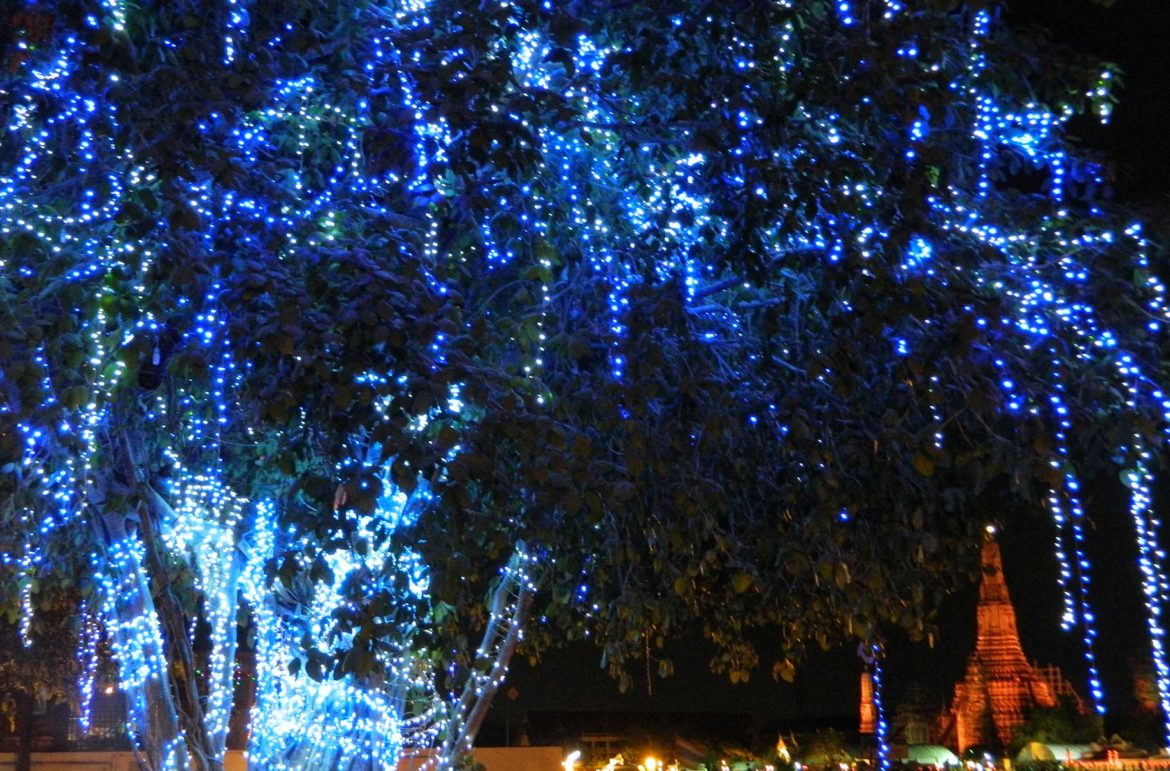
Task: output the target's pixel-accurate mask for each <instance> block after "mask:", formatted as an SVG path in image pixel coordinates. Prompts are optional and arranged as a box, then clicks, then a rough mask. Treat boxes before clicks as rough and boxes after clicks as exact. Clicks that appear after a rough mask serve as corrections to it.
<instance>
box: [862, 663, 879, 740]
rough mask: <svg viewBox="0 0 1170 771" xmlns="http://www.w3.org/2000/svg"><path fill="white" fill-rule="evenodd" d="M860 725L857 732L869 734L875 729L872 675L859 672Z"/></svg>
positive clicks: (875, 716)
mask: <svg viewBox="0 0 1170 771" xmlns="http://www.w3.org/2000/svg"><path fill="white" fill-rule="evenodd" d="M860 717H861V721H860V722H861V725H860V726H859V727H858V733H860V734H864V735H869V734H873V733H875V732H876V731H877V705H875V704H874V701H873V675H871V674H870V673H869V672H862V673H861V716H860Z"/></svg>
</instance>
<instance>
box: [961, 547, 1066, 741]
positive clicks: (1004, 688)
mask: <svg viewBox="0 0 1170 771" xmlns="http://www.w3.org/2000/svg"><path fill="white" fill-rule="evenodd" d="M982 560H983V582H982V583H981V584H980V587H979V605H978V607H977V608H976V611H975V613H976V618H975V621H976V634H975V652H974V653H972V654H971V657H970V658H969V659H968V660H967V672H966V676H965V678H964V679H963V681H962V682H960V683H957V684H956V685H955V697H954V700H953V701H952V702H951V708H950V710H949V712H947V713H946V714H945V715H944V718H943V721H942V728H943V732H944V736H943V737H942V739H943V741H944V742H945V743H947V744H950V745H952V746H955V747H957V749H958V751H959V752H960V753H962V752H963V751H964V750H966V749H967V748H968V747H971V746H973V745H978V744H987V745H993V746H994V745H1000V746H1007V745H1008V744H1009V743H1010V742H1011V740H1012V736H1013V734H1014V733H1015V729H1016V728H1017V727H1018V726H1019V725H1020V724H1021V723H1022V722H1023V721H1024V717H1025V715H1026V713H1027V711H1028V709H1029V708H1031V707H1055V706H1057V704H1058V701H1059V699H1060V698H1061V697H1067V698H1070V699H1072V701H1073V703H1074V704H1075V705H1076V707H1077V709H1078V710H1079V711H1081V712H1083V711H1084V704H1083V702H1082V701H1081V699H1080V697H1079V696H1077V695H1076V692H1075V691H1074V690H1073V688H1072V686H1071V685H1069V684H1068V682H1067V681H1066V680H1065V679H1064V678H1063V676H1061V675H1060V672H1059V671H1058V670H1056V669H1055V668H1053V667H1047V668H1040V667H1037V666H1034V665H1032V664H1030V663H1029V662H1028V660H1027V659H1026V658H1025V657H1024V649H1023V647H1022V646H1021V645H1020V637H1019V633H1018V632H1017V630H1016V611H1015V608H1013V607H1012V601H1011V598H1010V597H1009V596H1008V588H1007V583H1006V582H1005V581H1004V577H1003V559H1002V557H1001V556H1000V553H999V545H998V544H997V543H996V542H995V541H994V540H993V539H991V538H988V539H987V541H986V542H985V543H984V544H983V555H982Z"/></svg>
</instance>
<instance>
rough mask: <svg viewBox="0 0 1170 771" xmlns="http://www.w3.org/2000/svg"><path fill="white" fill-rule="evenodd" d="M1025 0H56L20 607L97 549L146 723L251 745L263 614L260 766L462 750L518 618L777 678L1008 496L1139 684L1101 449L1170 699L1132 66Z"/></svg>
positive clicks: (13, 148) (92, 607) (89, 599)
mask: <svg viewBox="0 0 1170 771" xmlns="http://www.w3.org/2000/svg"><path fill="white" fill-rule="evenodd" d="M996 16H997V9H996V7H995V4H993V3H984V2H969V3H959V2H952V1H950V0H921V1H920V2H912V0H904V1H900V0H834V2H821V1H820V0H803V1H798V0H771V1H770V2H730V3H729V2H719V3H714V2H693V3H687V4H685V5H680V6H679V7H677V8H672V9H669V10H666V11H664V10H663V8H662V7H660V6H659V4H654V3H643V2H636V1H630V2H626V1H623V2H612V3H588V2H570V3H564V4H562V3H553V2H549V1H548V0H545V1H544V2H540V1H538V0H517V1H515V2H513V1H511V0H503V1H502V2H496V3H492V4H481V3H478V2H475V3H472V2H465V1H464V0H450V1H449V0H432V1H431V2H427V1H426V0H411V1H410V2H402V3H377V2H366V1H365V0H350V1H348V2H340V1H338V0H298V1H297V2H288V1H287V0H217V2H213V3H206V2H194V1H193V0H188V1H186V2H182V1H180V2H168V3H165V4H147V3H143V4H141V6H139V5H135V4H132V3H127V2H123V1H122V0H101V2H97V1H96V0H95V1H93V2H84V1H81V0H78V1H77V2H72V1H70V2H66V1H64V0H63V1H62V2H57V3H52V4H46V3H38V2H31V1H30V2H25V3H24V4H23V5H22V6H20V7H18V8H17V9H16V10H15V11H13V12H12V13H11V14H10V16H9V18H8V19H6V22H8V23H6V25H5V26H4V30H5V31H4V32H2V33H0V35H2V37H0V45H2V46H3V63H4V70H3V75H2V76H0V122H2V125H3V132H4V133H3V135H2V136H3V140H2V141H0V236H2V241H0V324H2V326H3V329H4V332H3V334H2V335H0V363H2V366H3V371H2V374H3V377H2V378H0V490H2V491H3V496H4V497H3V503H2V504H0V505H2V506H3V508H2V509H0V538H2V539H3V541H2V543H3V546H4V550H3V563H2V565H3V570H4V573H3V576H4V582H3V584H2V591H3V594H2V595H0V596H2V597H3V599H4V606H5V608H8V609H11V615H12V616H13V617H14V623H15V624H16V625H17V626H18V627H20V628H21V629H23V630H24V631H26V632H27V631H28V629H29V628H30V627H29V626H28V625H29V624H30V619H32V618H33V617H34V616H35V614H36V612H37V607H38V602H39V598H41V597H42V595H44V596H48V594H47V593H48V592H49V591H50V587H56V588H60V589H61V590H63V591H67V592H75V596H77V597H78V598H80V600H79V602H78V606H77V609H76V616H77V618H78V619H79V621H78V628H79V630H80V633H79V639H80V640H81V643H80V648H81V650H80V652H79V656H80V661H81V670H82V672H83V675H82V677H81V680H82V684H83V686H84V685H85V684H86V683H88V687H89V688H90V690H92V672H93V671H94V670H93V668H94V667H95V666H97V663H98V659H100V658H101V656H100V655H99V653H100V651H101V650H105V649H107V648H108V650H109V651H110V655H111V656H112V659H113V661H114V662H115V663H116V665H117V667H118V672H119V675H118V680H119V686H120V688H121V689H122V691H123V692H124V693H125V694H126V695H127V702H128V704H129V705H130V710H129V714H128V717H127V720H128V722H127V726H128V729H129V731H130V732H131V734H132V736H134V737H135V738H136V741H137V747H138V751H139V752H140V755H141V759H142V762H143V763H144V764H145V765H147V766H148V767H150V768H156V769H162V768H175V767H182V766H183V764H185V763H188V762H190V763H194V764H195V765H196V767H198V768H219V767H221V766H222V757H223V752H224V742H225V737H226V730H227V721H228V716H229V714H230V713H231V710H232V709H233V699H234V695H233V687H232V682H233V672H234V668H235V665H236V659H237V652H238V649H239V648H240V647H241V646H243V647H245V648H246V649H247V650H248V651H250V652H251V653H252V654H254V660H255V670H256V671H255V677H256V682H257V693H256V704H255V707H254V709H253V713H252V714H253V717H252V724H251V726H252V727H251V736H250V743H249V758H250V762H252V763H253V764H254V765H255V767H257V768H266V769H277V768H355V769H357V768H383V767H392V764H393V762H394V760H395V759H396V758H397V757H398V756H399V754H400V753H401V752H402V751H403V750H404V748H409V747H420V748H421V747H437V748H439V752H438V753H437V755H436V756H435V758H436V760H435V763H436V764H437V765H438V766H439V767H447V766H449V765H450V764H451V763H454V762H455V761H456V760H457V759H458V757H459V756H460V755H461V754H462V753H463V752H464V751H465V750H466V748H467V747H469V746H470V742H471V741H472V740H473V738H474V734H475V731H476V729H477V727H478V725H479V723H480V721H482V719H483V714H484V712H485V710H486V709H487V705H488V703H490V699H491V696H492V694H493V693H494V692H495V690H496V689H497V688H498V686H499V683H500V681H501V678H502V677H503V672H504V670H505V668H506V665H507V661H508V659H509V658H510V656H511V655H512V653H513V651H515V650H516V649H517V647H518V646H525V645H526V646H529V647H530V649H531V650H539V648H540V646H541V645H544V644H546V643H550V642H554V641H556V640H557V639H563V638H564V637H565V636H566V635H569V636H589V637H592V638H594V639H596V640H597V641H598V644H599V645H600V646H601V647H602V649H603V655H604V660H605V661H606V663H607V665H608V666H609V667H610V669H611V671H612V672H613V673H614V674H615V675H617V676H619V677H624V676H625V672H626V668H627V665H628V664H630V663H633V662H641V661H643V660H646V661H648V660H649V657H650V652H651V651H653V650H657V649H658V648H659V647H661V646H662V645H663V644H664V641H665V640H666V639H667V638H669V637H670V635H671V634H672V633H674V632H676V631H677V630H678V629H679V628H680V627H681V626H683V625H685V624H687V623H689V622H690V621H693V620H695V619H698V620H699V622H700V623H701V625H702V628H703V631H704V633H705V634H706V636H707V637H708V638H709V639H710V641H711V642H712V643H713V644H714V649H715V651H716V653H715V657H714V659H713V661H712V665H713V666H714V667H715V668H716V669H718V670H720V671H725V672H727V673H728V674H729V676H730V678H731V680H732V681H738V680H742V679H746V678H747V676H748V672H749V670H751V669H752V668H753V667H755V666H756V665H757V664H758V660H759V657H760V652H758V651H757V650H756V649H755V647H754V646H753V645H752V644H751V642H750V641H749V637H750V636H749V632H750V631H752V630H755V629H760V628H766V629H770V630H773V631H774V632H775V639H776V641H777V645H776V649H775V650H774V651H769V652H767V653H766V655H768V656H772V657H773V658H774V659H775V662H776V663H775V667H774V669H773V671H774V674H776V676H778V677H791V672H792V667H793V663H794V662H795V661H796V660H797V658H798V657H799V653H800V649H801V647H802V646H803V645H804V644H806V643H807V642H809V641H820V642H822V643H827V642H828V641H830V640H841V639H849V638H853V639H860V640H862V641H865V642H867V643H870V644H874V645H876V644H877V643H878V642H879V641H880V638H881V634H882V631H881V630H882V629H883V628H884V627H885V628H892V627H900V628H903V629H906V630H908V631H909V632H910V633H911V634H912V635H925V634H927V633H928V632H929V617H930V612H931V611H932V609H933V608H934V606H935V605H936V603H937V601H938V600H939V598H940V597H941V596H942V595H943V594H944V593H946V592H947V591H949V590H951V589H953V588H954V587H955V586H956V585H958V583H959V582H960V581H961V580H962V577H963V575H962V574H963V571H957V570H956V569H955V567H956V565H958V566H965V567H968V568H971V569H974V566H975V559H974V557H975V550H974V548H973V547H974V546H975V545H977V544H978V543H979V539H980V538H981V537H982V531H983V526H984V524H985V520H986V513H985V512H982V511H979V510H977V508H976V507H975V505H974V503H975V501H976V500H978V499H979V498H980V496H984V495H995V496H999V498H998V499H999V500H1004V499H1006V498H1008V497H1016V498H1019V499H1020V500H1022V501H1031V502H1035V504H1036V506H1037V508H1040V507H1041V506H1043V507H1044V508H1045V509H1047V511H1048V512H1049V514H1050V515H1051V518H1052V520H1053V523H1054V528H1053V532H1054V534H1055V550H1056V554H1057V558H1058V560H1059V561H1060V565H1061V588H1062V592H1063V598H1064V603H1065V608H1064V610H1065V621H1066V623H1067V624H1068V625H1069V626H1070V627H1076V628H1078V629H1079V630H1080V632H1081V634H1082V636H1083V637H1084V640H1085V643H1086V651H1087V656H1088V663H1089V671H1090V678H1091V683H1090V685H1091V690H1092V692H1093V694H1092V695H1093V702H1094V703H1095V704H1096V705H1097V706H1098V708H1100V705H1101V703H1102V688H1103V686H1102V684H1101V683H1100V682H1099V678H1098V675H1097V671H1096V666H1095V662H1094V659H1093V642H1094V638H1095V636H1096V630H1095V626H1094V623H1093V618H1094V617H1093V613H1092V608H1091V604H1090V599H1091V597H1090V592H1089V587H1090V583H1091V576H1090V572H1091V566H1090V565H1089V563H1088V560H1087V558H1086V557H1085V551H1084V544H1085V539H1086V537H1087V534H1086V518H1087V517H1088V513H1087V512H1086V511H1085V510H1084V508H1083V506H1082V503H1081V496H1080V484H1081V481H1080V480H1081V479H1082V478H1084V477H1085V475H1086V474H1087V473H1089V472H1090V471H1091V470H1093V469H1099V468H1106V467H1109V465H1110V464H1113V465H1114V466H1115V467H1116V469H1118V470H1119V471H1121V472H1123V477H1124V479H1125V480H1126V483H1127V485H1129V487H1130V489H1131V491H1132V498H1131V500H1132V504H1131V510H1132V515H1133V522H1134V526H1135V533H1136V537H1137V539H1138V544H1139V553H1140V556H1141V560H1142V564H1141V567H1142V571H1143V576H1144V585H1143V590H1144V591H1145V593H1146V600H1147V603H1148V606H1149V608H1150V611H1151V613H1150V622H1149V623H1150V631H1151V633H1152V635H1151V637H1152V640H1153V643H1152V649H1151V650H1152V654H1153V656H1152V658H1153V660H1154V663H1155V669H1156V672H1157V681H1158V685H1159V694H1160V697H1161V700H1162V703H1163V705H1164V706H1165V705H1166V704H1167V700H1168V698H1170V669H1167V666H1166V661H1165V655H1164V651H1163V650H1162V648H1161V647H1160V646H1161V642H1160V638H1161V631H1162V630H1161V626H1160V621H1159V616H1158V613H1159V612H1160V610H1161V608H1162V607H1163V606H1164V605H1165V599H1166V596H1165V595H1166V592H1167V591H1170V582H1167V580H1166V576H1165V570H1164V565H1163V563H1164V559H1163V556H1162V553H1161V552H1160V551H1159V546H1158V540H1157V520H1156V518H1155V516H1154V514H1153V512H1152V510H1151V501H1150V486H1151V484H1152V473H1153V466H1154V460H1155V458H1156V456H1157V453H1158V451H1159V450H1160V449H1161V447H1162V443H1163V441H1164V440H1165V436H1166V430H1167V415H1168V412H1170V399H1168V398H1167V397H1166V395H1165V394H1164V392H1163V391H1162V390H1161V387H1160V385H1159V382H1160V380H1161V379H1162V378H1163V377H1164V375H1165V374H1166V373H1165V371H1164V370H1165V365H1164V364H1163V361H1164V359H1165V356H1164V354H1165V334H1166V323H1167V309H1166V305H1165V298H1164V286H1163V283H1162V280H1161V278H1160V277H1159V275H1158V272H1157V270H1156V267H1157V266H1156V265H1152V264H1151V261H1152V260H1153V259H1154V256H1155V254H1156V253H1155V251H1154V247H1152V246H1151V245H1150V244H1149V243H1148V242H1147V240H1146V237H1145V236H1144V235H1143V233H1142V230H1141V226H1140V225H1139V224H1137V223H1134V222H1132V221H1128V220H1125V219H1123V218H1121V217H1120V215H1118V214H1117V213H1116V212H1113V211H1111V210H1110V207H1109V206H1108V205H1107V204H1106V203H1103V202H1102V201H1101V200H1100V199H1101V197H1102V195H1101V193H1102V189H1103V187H1104V186H1105V185H1106V183H1107V174H1106V171H1105V170H1104V167H1102V166H1101V165H1100V162H1099V160H1097V159H1094V158H1093V157H1092V155H1091V153H1088V152H1086V151H1083V150H1081V149H1079V148H1077V147H1076V146H1075V144H1073V143H1071V142H1070V141H1069V140H1068V139H1067V137H1066V132H1067V130H1068V127H1069V125H1070V123H1071V122H1073V121H1075V120H1084V119H1087V118H1092V119H1099V120H1107V119H1108V117H1109V112H1110V107H1111V104H1112V102H1111V98H1112V97H1111V95H1110V86H1111V84H1112V81H1113V80H1114V79H1115V76H1114V75H1113V73H1112V72H1111V71H1110V70H1109V69H1107V68H1102V67H1100V66H1098V65H1096V64H1094V63H1091V62H1079V61H1071V62H1069V61H1065V64H1064V65H1063V66H1060V67H1055V66H1053V65H1052V64H1051V61H1050V58H1049V57H1050V53H1051V52H1049V51H1047V50H1046V49H1044V47H1043V44H1042V43H1041V42H1040V41H1037V40H1032V39H1030V38H1027V37H1025V36H1022V35H1019V34H1015V33H1012V32H1011V31H1010V30H1007V29H1004V28H1002V27H1001V26H1000V25H998V24H997V23H996ZM1062 61H1064V60H1062ZM54 596H58V595H56V594H55V595H54ZM26 640H27V641H28V642H29V643H30V644H31V643H33V642H35V641H34V640H32V638H31V637H29V636H28V635H26ZM669 668H670V665H669V662H663V664H662V669H663V671H664V673H665V672H666V671H669ZM84 673H89V674H84ZM87 678H88V680H87ZM81 690H82V693H81V701H82V704H83V720H84V704H85V703H86V699H87V695H86V693H85V690H86V689H85V687H83V688H82V689H81ZM237 706H238V705H237Z"/></svg>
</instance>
